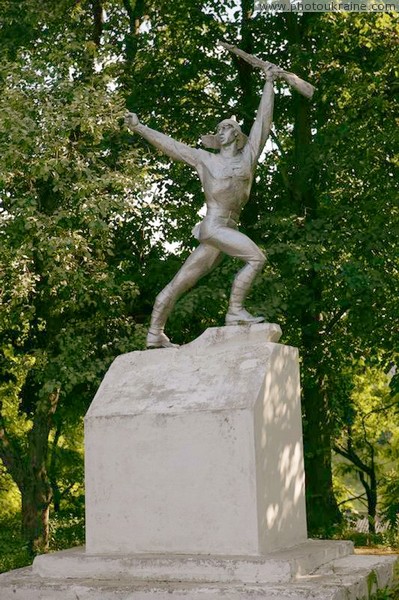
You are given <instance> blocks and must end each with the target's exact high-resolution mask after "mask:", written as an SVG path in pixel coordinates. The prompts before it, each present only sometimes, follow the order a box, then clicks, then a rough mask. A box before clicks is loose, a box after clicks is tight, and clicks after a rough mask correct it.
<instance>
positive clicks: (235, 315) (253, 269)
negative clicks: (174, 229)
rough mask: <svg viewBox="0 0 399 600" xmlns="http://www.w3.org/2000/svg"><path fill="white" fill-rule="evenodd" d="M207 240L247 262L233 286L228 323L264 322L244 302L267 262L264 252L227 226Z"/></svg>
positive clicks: (227, 316)
mask: <svg viewBox="0 0 399 600" xmlns="http://www.w3.org/2000/svg"><path fill="white" fill-rule="evenodd" d="M207 242H208V243H209V244H213V245H215V246H216V247H217V248H219V249H220V250H222V252H225V253H226V254H228V255H229V256H233V257H235V258H239V259H241V260H243V261H244V262H245V263H246V264H245V266H244V267H243V268H242V269H241V270H240V271H239V272H238V273H237V275H236V277H235V279H234V282H233V286H232V288H231V294H230V301H229V310H228V312H227V315H226V325H235V324H238V323H260V322H262V321H263V320H264V319H263V317H253V316H252V315H250V314H249V313H248V312H247V311H246V310H245V309H244V307H243V304H244V300H245V298H246V296H247V294H248V292H249V290H250V288H251V286H252V283H253V281H254V279H255V277H256V276H257V275H258V273H260V271H261V270H262V268H263V265H264V264H265V260H266V259H265V256H264V254H263V252H262V251H261V250H260V249H259V248H258V246H257V245H256V244H255V242H253V241H252V240H251V239H250V238H249V237H247V236H246V235H244V234H243V233H241V232H240V231H237V230H235V229H229V228H227V227H220V228H218V229H217V230H216V231H215V232H214V234H213V235H212V237H211V238H210V239H208V240H207Z"/></svg>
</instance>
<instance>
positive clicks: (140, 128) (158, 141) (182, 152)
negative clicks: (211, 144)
mask: <svg viewBox="0 0 399 600" xmlns="http://www.w3.org/2000/svg"><path fill="white" fill-rule="evenodd" d="M125 124H126V125H127V127H128V128H129V129H130V130H131V131H134V132H135V133H139V134H140V135H141V136H142V137H143V138H145V139H146V140H148V141H149V142H150V143H151V144H152V145H153V146H155V148H158V150H162V152H164V153H165V154H167V155H168V156H170V158H173V160H181V161H183V162H185V163H187V164H189V165H191V166H192V167H195V166H196V165H197V164H198V162H199V160H200V158H201V153H203V152H204V150H197V149H196V148H191V147H190V146H187V145H186V144H183V143H182V142H177V141H176V140H174V139H173V138H171V137H169V136H167V135H165V134H164V133H160V132H159V131H156V130H155V129H151V128H150V127H147V126H146V125H142V123H140V121H139V119H138V117H137V115H136V114H135V113H128V114H127V115H126V117H125Z"/></svg>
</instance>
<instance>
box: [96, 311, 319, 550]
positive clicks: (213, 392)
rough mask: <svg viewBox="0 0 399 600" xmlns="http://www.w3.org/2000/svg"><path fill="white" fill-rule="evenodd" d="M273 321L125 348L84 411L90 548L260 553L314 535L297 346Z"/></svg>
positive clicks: (223, 328)
mask: <svg viewBox="0 0 399 600" xmlns="http://www.w3.org/2000/svg"><path fill="white" fill-rule="evenodd" d="M280 335H281V329H280V327H279V326H278V325H275V324H271V323H262V324H259V325H251V326H234V327H217V328H211V329H207V330H206V331H205V332H204V333H203V334H202V335H201V336H200V337H199V338H197V339H196V340H194V341H193V342H191V343H190V344H187V345H185V346H181V347H180V348H168V349H160V350H151V351H148V350H147V351H145V352H131V353H129V354H124V355H121V356H119V357H118V358H117V359H116V360H115V361H114V362H113V364H112V365H111V367H110V369H109V371H108V373H107V374H106V375H105V377H104V379H103V382H102V384H101V386H100V388H99V390H98V392H97V394H96V396H95V398H94V400H93V402H92V404H91V406H90V409H89V411H88V413H87V415H86V418H85V465H86V477H85V482H86V515H87V517H86V549H87V552H88V553H89V554H126V555H131V554H139V555H141V554H157V555H159V554H172V555H173V554H189V555H195V554H199V555H205V556H207V555H209V554H211V555H219V556H237V555H238V556H254V555H263V554H266V553H268V552H272V551H275V550H278V549H280V548H287V547H291V546H295V545H297V544H300V543H302V542H304V541H305V540H306V538H307V531H306V513H305V485H304V484H305V475H304V467H303V456H302V423H301V406H300V391H299V361H298V351H297V349H296V348H291V347H289V346H285V345H283V344H277V343H276V341H277V340H278V338H279V337H280Z"/></svg>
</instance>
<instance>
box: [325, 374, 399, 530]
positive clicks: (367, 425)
mask: <svg viewBox="0 0 399 600" xmlns="http://www.w3.org/2000/svg"><path fill="white" fill-rule="evenodd" d="M363 369H364V371H363V373H362V374H359V375H357V376H356V377H355V379H354V389H353V391H352V393H351V399H350V400H349V401H348V402H347V407H346V415H345V420H344V422H343V423H342V432H341V436H340V438H339V439H338V440H337V442H336V443H335V445H334V450H335V452H336V453H337V454H339V455H340V456H341V457H343V458H344V459H346V466H345V471H349V472H354V473H356V474H357V476H358V478H359V480H360V483H361V485H362V486H363V488H364V495H365V497H366V500H367V513H368V521H369V533H375V524H376V516H377V506H378V503H379V496H380V495H382V496H383V494H384V488H385V478H386V475H387V474H388V473H389V472H390V473H391V479H392V474H393V470H394V467H395V457H396V456H397V451H398V442H399V428H398V426H397V425H396V420H395V416H396V414H397V412H398V400H399V398H398V396H397V395H392V394H391V391H390V388H389V379H390V378H389V377H388V376H387V375H386V374H384V373H381V372H379V371H378V370H377V369H376V368H374V369H370V368H369V369H365V368H364V367H363ZM348 463H349V464H348ZM390 485H392V481H391V482H390ZM349 500H350V499H349Z"/></svg>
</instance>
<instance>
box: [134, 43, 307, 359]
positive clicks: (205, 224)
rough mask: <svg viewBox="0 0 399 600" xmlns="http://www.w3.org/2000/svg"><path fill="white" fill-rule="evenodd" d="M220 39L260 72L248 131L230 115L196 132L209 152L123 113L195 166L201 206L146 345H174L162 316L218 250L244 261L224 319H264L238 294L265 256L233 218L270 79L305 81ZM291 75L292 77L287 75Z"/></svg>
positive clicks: (262, 124)
mask: <svg viewBox="0 0 399 600" xmlns="http://www.w3.org/2000/svg"><path fill="white" fill-rule="evenodd" d="M223 45H224V47H226V48H227V49H228V50H230V51H232V52H235V53H236V54H238V55H239V56H241V57H242V58H244V59H245V60H248V62H251V64H256V66H258V67H260V68H261V69H262V70H263V72H264V74H265V76H266V83H265V86H264V89H263V93H262V98H261V101H260V104H259V108H258V111H257V115H256V119H255V121H254V124H253V126H252V128H251V132H250V134H249V137H247V136H246V135H245V134H244V133H243V132H242V131H241V128H240V125H239V124H238V123H237V122H236V121H235V120H234V119H225V120H223V121H221V123H219V125H218V126H217V131H216V134H215V135H204V136H202V143H203V144H204V146H205V147H206V148H211V149H214V150H219V153H217V154H215V153H212V152H208V151H207V150H202V149H197V148H191V147H189V146H187V145H186V144H184V143H181V142H178V141H176V140H174V139H172V138H170V137H168V136H167V135H164V134H163V133H160V132H159V131H155V130H154V129H150V128H149V127H146V126H145V125H143V124H141V123H140V121H139V119H138V117H137V115H136V114H134V113H128V114H127V115H126V117H125V123H126V125H127V126H128V127H129V129H131V130H132V131H134V132H136V133H138V134H140V135H141V136H143V137H144V138H145V139H146V140H148V141H149V142H150V143H151V144H152V145H153V146H155V147H156V148H158V149H160V150H162V151H163V152H164V153H165V154H167V155H168V156H170V157H171V158H172V159H173V160H179V161H183V162H185V163H187V164H189V165H190V166H191V167H193V168H194V169H196V171H197V173H198V176H199V178H200V181H201V183H202V187H203V190H204V194H205V200H206V206H207V212H206V216H205V218H204V219H203V220H202V222H201V223H199V224H198V225H197V226H196V227H195V228H194V230H193V235H194V237H195V238H196V239H197V240H198V241H199V242H200V244H199V246H198V247H197V248H196V249H195V250H194V251H193V252H192V254H191V255H190V256H189V257H188V259H187V260H186V262H185V263H184V264H183V266H182V267H181V269H180V270H179V272H178V273H177V274H176V275H175V277H174V278H173V279H172V281H171V282H170V283H169V284H168V285H167V286H166V287H165V288H164V289H163V290H162V291H161V292H160V293H159V294H158V296H157V297H156V300H155V304H154V308H153V311H152V316H151V324H150V328H149V331H148V335H147V348H168V347H173V346H175V345H176V344H173V343H172V342H171V341H170V340H169V338H168V337H167V336H166V335H165V333H164V327H165V324H166V320H167V318H168V316H169V314H170V313H171V311H172V309H173V306H174V305H175V303H176V301H177V300H178V298H179V297H180V296H181V295H182V294H183V293H184V292H186V291H187V290H188V289H190V288H191V287H193V286H194V285H195V284H196V283H197V281H198V280H199V279H200V278H201V277H203V276H204V275H206V274H207V273H209V272H210V271H211V270H212V269H214V267H215V266H216V265H217V264H218V263H219V261H220V259H221V256H222V253H224V254H227V255H229V256H232V257H235V258H239V259H241V260H242V261H243V262H244V263H245V265H244V267H243V268H242V269H241V270H240V271H239V272H238V273H237V275H236V277H235V279H234V282H233V286H232V289H231V294H230V300H229V308H228V312H227V315H226V319H225V323H226V325H238V324H251V323H261V322H262V321H264V318H263V317H256V316H253V315H251V314H250V313H249V312H248V311H246V310H245V308H244V300H245V298H246V296H247V294H248V292H249V290H250V288H251V286H252V283H253V281H254V279H255V277H256V276H257V274H258V273H259V272H260V271H261V270H262V267H263V265H264V263H265V256H264V254H263V252H262V251H261V250H260V248H258V246H257V245H256V244H255V243H254V242H253V241H252V240H251V239H250V238H249V237H247V236H246V235H244V234H243V233H241V232H240V231H238V229H237V228H238V221H239V217H240V211H241V209H242V208H243V206H244V205H245V204H246V202H247V201H248V198H249V194H250V191H251V186H252V181H253V178H254V174H255V169H256V166H257V162H258V159H259V156H260V155H261V153H262V150H263V148H264V145H265V143H266V140H267V138H268V136H269V133H270V128H271V124H272V118H273V101H274V89H273V82H274V79H275V78H276V77H281V78H283V79H286V81H289V83H290V84H291V85H293V86H294V87H297V86H298V81H299V82H301V83H302V84H305V85H308V86H309V85H310V84H306V82H303V81H302V80H300V79H299V78H296V76H295V75H293V74H290V73H286V72H285V71H283V70H282V69H280V68H279V67H277V66H276V65H274V64H272V63H268V62H265V61H261V60H260V59H258V58H256V57H254V56H251V55H247V54H246V53H244V52H243V51H241V50H238V49H236V48H235V47H233V46H228V45H227V44H223ZM244 55H245V56H244ZM254 61H255V63H254ZM256 61H257V62H256ZM289 77H291V80H289V79H288V78H289ZM292 78H296V79H297V80H298V81H293V80H292ZM310 87H312V86H310ZM302 93H304V92H303V91H302ZM305 95H306V93H305Z"/></svg>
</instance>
